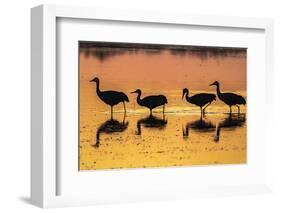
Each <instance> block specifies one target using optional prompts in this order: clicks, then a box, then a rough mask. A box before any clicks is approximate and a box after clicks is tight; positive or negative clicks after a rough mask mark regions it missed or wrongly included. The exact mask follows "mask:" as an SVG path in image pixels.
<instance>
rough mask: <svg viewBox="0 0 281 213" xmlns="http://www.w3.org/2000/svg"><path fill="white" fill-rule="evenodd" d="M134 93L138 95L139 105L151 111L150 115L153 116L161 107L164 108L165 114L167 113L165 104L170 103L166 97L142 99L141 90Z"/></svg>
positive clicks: (153, 96)
mask: <svg viewBox="0 0 281 213" xmlns="http://www.w3.org/2000/svg"><path fill="white" fill-rule="evenodd" d="M132 93H137V103H138V105H140V106H143V107H146V108H148V109H149V110H150V115H152V110H153V109H154V108H156V107H159V106H163V113H164V112H165V104H167V103H168V100H167V98H166V97H165V96H164V95H151V96H146V97H144V98H141V90H140V89H137V90H136V91H134V92H132Z"/></svg>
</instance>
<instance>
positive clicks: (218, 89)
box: [217, 84, 221, 97]
mask: <svg viewBox="0 0 281 213" xmlns="http://www.w3.org/2000/svg"><path fill="white" fill-rule="evenodd" d="M217 95H218V97H220V96H221V91H220V85H219V84H218V85H217Z"/></svg>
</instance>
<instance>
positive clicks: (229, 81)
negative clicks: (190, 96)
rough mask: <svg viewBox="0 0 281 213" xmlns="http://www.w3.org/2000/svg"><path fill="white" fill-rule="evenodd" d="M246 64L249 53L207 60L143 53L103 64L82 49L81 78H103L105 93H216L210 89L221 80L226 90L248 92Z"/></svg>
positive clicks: (119, 55)
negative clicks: (186, 90)
mask: <svg viewBox="0 0 281 213" xmlns="http://www.w3.org/2000/svg"><path fill="white" fill-rule="evenodd" d="M99 48H103V47H99ZM246 63H247V60H246V50H245V53H244V54H240V55H229V56H227V55H222V56H216V57H211V56H210V57H206V58H204V57H200V56H198V54H197V55H192V54H182V55H176V54H171V52H169V51H168V50H164V51H161V52H159V53H153V54H148V53H145V52H142V51H139V52H125V53H123V54H116V55H113V56H110V57H108V58H106V59H105V60H100V58H98V57H95V56H94V55H86V54H85V52H84V51H81V49H80V78H81V80H90V79H91V78H93V77H99V78H100V80H101V88H102V89H124V88H142V89H144V88H149V89H154V88H157V89H159V88H161V89H181V88H183V87H187V88H189V89H193V90H212V91H213V90H214V88H212V87H209V86H208V85H209V84H210V83H212V82H213V81H215V80H217V81H219V82H221V86H222V88H223V89H224V90H246Z"/></svg>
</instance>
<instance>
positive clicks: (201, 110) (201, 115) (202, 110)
mask: <svg viewBox="0 0 281 213" xmlns="http://www.w3.org/2000/svg"><path fill="white" fill-rule="evenodd" d="M200 111H201V117H200V120H202V116H203V110H202V107H200Z"/></svg>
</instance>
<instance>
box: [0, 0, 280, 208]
mask: <svg viewBox="0 0 281 213" xmlns="http://www.w3.org/2000/svg"><path fill="white" fill-rule="evenodd" d="M42 3H55V4H71V5H76V4H79V5H81V6H98V7H111V8H122V9H139V10H152V11H164V12H165V11H167V12H169V11H170V12H177V11H179V12H185V13H191V14H216V15H231V16H251V17H269V18H274V19H275V45H274V46H275V50H274V52H275V72H276V78H275V81H276V82H275V83H276V86H275V87H276V91H278V92H277V93H275V97H276V100H277V98H279V99H281V94H280V92H279V91H281V90H280V88H281V74H280V73H281V72H280V71H281V63H280V60H279V58H281V45H280V44H281V12H280V8H281V6H280V5H279V3H280V1H278V0H260V1H257V0H256V1H254V0H253V1H251V0H230V1H226V0H212V1H210V0H205V1H203V0H193V1H190V0H182V1H181V0H170V1H164V0H154V1H153V0H142V1H132V0H131V1H130V0H118V1H117V0H101V1H98V0H80V1H79V2H78V1H74V0H56V1H47V0H46V1H43V2H42V1H39V0H8V1H2V2H1V6H0V16H1V18H0V26H1V32H0V38H1V39H0V55H1V57H0V64H1V66H0V70H1V71H0V73H1V76H0V98H1V104H0V137H1V140H0V143H1V146H0V211H1V212H12V211H15V212H17V211H21V212H37V211H40V209H38V208H36V207H34V206H32V205H30V204H29V187H30V184H29V178H30V175H29V173H30V166H29V164H30V156H29V153H30V152H29V149H30V127H29V125H30V119H29V117H30V109H29V107H30V104H29V103H30V8H31V7H34V6H37V5H39V4H42ZM278 83H279V84H280V85H277V84H278ZM275 108H276V109H278V108H279V109H281V104H280V100H278V101H277V102H276V106H275ZM279 118H281V117H280V113H278V114H276V118H275V122H276V123H275V124H278V119H279ZM278 129H281V128H280V127H279V126H278ZM280 144H281V140H280V138H279V137H278V134H276V140H275V141H273V142H272V146H273V147H274V155H273V158H274V159H273V160H274V162H275V164H274V167H275V168H276V170H275V172H274V174H275V177H274V179H275V192H274V194H273V195H260V196H244V197H243V196H242V197H226V198H211V199H193V200H186V201H171V202H157V203H138V204H122V205H121V204H120V205H109V206H95V207H81V208H72V209H67V211H69V212H76V211H83V212H123V213H126V212H150V211H151V212H176V211H179V212H183V211H186V212H208V213H210V212H216V213H219V212H228V213H232V212H235V213H237V212H253V211H254V212H256V213H257V212H280V211H281V205H280V200H281V183H280V180H281V166H280V165H279V162H280V163H281V160H280V159H281V157H280V156H281V155H280V154H279V152H281V145H280ZM47 211H52V212H60V211H63V209H55V210H47Z"/></svg>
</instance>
